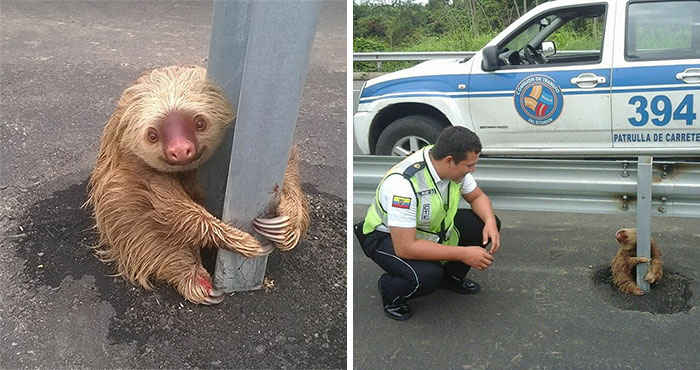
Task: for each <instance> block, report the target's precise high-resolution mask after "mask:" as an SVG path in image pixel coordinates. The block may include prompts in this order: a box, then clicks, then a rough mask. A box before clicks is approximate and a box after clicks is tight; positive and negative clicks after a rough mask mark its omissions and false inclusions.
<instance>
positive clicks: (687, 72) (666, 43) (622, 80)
mask: <svg viewBox="0 0 700 370" xmlns="http://www.w3.org/2000/svg"><path fill="white" fill-rule="evenodd" d="M619 13H620V14H618V21H619V22H620V23H619V24H625V27H620V29H619V30H617V31H616V35H615V39H616V40H624V52H623V51H622V50H621V48H620V51H616V55H615V57H614V62H613V66H614V69H613V81H612V102H613V107H612V115H613V126H612V127H613V131H612V138H613V145H614V146H615V148H640V149H647V150H648V148H663V149H664V152H665V153H669V154H673V153H677V152H679V150H680V151H683V152H686V153H687V152H688V149H698V150H700V121H699V120H698V109H700V1H697V0H693V1H665V2H630V3H629V4H628V5H627V9H624V11H623V10H622V9H620V12H619ZM625 15H626V20H625V17H624V16H625ZM623 22H624V23H623ZM696 153H698V152H696ZM696 155H697V154H696Z"/></svg>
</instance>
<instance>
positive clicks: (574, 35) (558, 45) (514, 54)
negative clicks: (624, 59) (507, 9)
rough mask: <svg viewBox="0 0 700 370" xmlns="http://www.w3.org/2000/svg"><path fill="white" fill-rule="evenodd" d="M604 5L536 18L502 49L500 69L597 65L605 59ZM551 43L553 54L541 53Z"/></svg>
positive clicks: (558, 11)
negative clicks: (603, 56) (534, 66)
mask: <svg viewBox="0 0 700 370" xmlns="http://www.w3.org/2000/svg"><path fill="white" fill-rule="evenodd" d="M605 14H606V7H605V5H604V4H598V5H593V6H580V7H575V8H570V7H569V8H563V9H555V10H553V11H551V12H548V13H545V14H542V15H540V16H538V17H535V18H534V19H532V20H531V21H530V22H528V23H527V24H525V25H524V26H523V27H521V28H520V29H518V30H517V31H515V32H514V33H513V34H512V35H510V36H509V37H507V38H506V39H505V40H504V42H503V43H502V46H500V47H499V60H500V65H502V66H504V68H520V67H523V66H531V65H535V64H556V65H561V64H579V63H586V64H590V63H597V62H600V60H601V59H602V55H601V53H602V49H603V34H604V29H605ZM544 41H550V43H549V44H550V45H551V42H553V44H554V49H553V50H551V49H550V50H547V52H545V51H543V50H542V43H543V42H544Z"/></svg>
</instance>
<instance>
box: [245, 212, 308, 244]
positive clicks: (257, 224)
mask: <svg viewBox="0 0 700 370" xmlns="http://www.w3.org/2000/svg"><path fill="white" fill-rule="evenodd" d="M253 227H254V228H255V231H257V232H258V233H259V234H260V235H262V236H264V237H265V238H267V239H269V240H270V241H272V242H274V243H275V244H276V245H277V248H279V249H280V250H283V251H286V250H290V249H292V248H294V247H295V246H296V245H297V243H298V242H299V238H300V234H299V231H298V230H296V229H295V228H293V227H292V222H291V220H290V219H289V217H288V216H285V215H282V216H278V217H275V218H271V219H264V218H259V217H258V218H256V219H254V220H253Z"/></svg>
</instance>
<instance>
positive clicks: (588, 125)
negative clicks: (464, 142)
mask: <svg viewBox="0 0 700 370" xmlns="http://www.w3.org/2000/svg"><path fill="white" fill-rule="evenodd" d="M572 31H575V32H572ZM564 32H567V33H568V35H569V37H572V36H571V35H574V34H575V35H579V36H580V35H582V34H583V35H584V36H585V37H582V41H581V42H579V43H578V45H576V43H571V42H568V44H569V46H568V47H560V48H557V45H556V44H555V42H554V40H557V39H564V38H563V37H562V35H561V34H558V33H564ZM572 45H573V46H572ZM698 110H700V0H670V1H644V0H555V1H551V2H547V3H544V4H542V5H540V6H537V7H535V8H534V9H532V10H531V11H529V12H528V13H527V14H525V15H524V16H522V17H521V18H520V19H518V20H517V21H516V22H515V23H513V24H511V25H510V26H509V27H508V28H506V29H505V30H503V32H501V33H500V34H499V35H498V36H496V37H495V38H494V39H493V40H492V41H490V42H489V43H488V44H487V45H486V46H485V47H484V48H483V49H482V50H480V51H479V52H478V53H476V55H475V56H474V57H472V58H471V59H468V60H467V59H461V60H460V59H452V60H447V59H444V60H432V61H427V62H424V63H421V64H418V65H416V66H414V67H411V68H408V69H404V70H401V71H397V72H394V73H390V74H386V75H383V76H381V77H378V78H374V79H371V80H369V81H367V82H366V83H365V85H364V86H363V88H362V91H361V93H360V97H359V105H358V111H357V113H356V114H355V116H354V132H355V139H356V140H357V143H358V146H359V149H360V151H361V152H362V153H364V154H380V155H392V154H393V155H407V154H408V153H410V152H412V151H415V150H417V149H419V148H420V147H422V146H424V145H427V144H429V143H433V142H434V141H435V139H436V138H437V135H438V133H439V132H440V131H441V130H442V129H443V128H444V127H445V126H448V125H457V126H465V127H467V128H469V129H470V130H472V131H474V132H476V133H477V135H478V136H479V137H480V138H481V141H482V144H483V146H484V154H487V155H524V156H546V155H574V156H597V157H608V156H612V157H615V156H625V157H629V156H637V155H651V156H692V157H698V156H699V155H700V120H699V119H698Z"/></svg>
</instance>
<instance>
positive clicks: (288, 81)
mask: <svg viewBox="0 0 700 370" xmlns="http://www.w3.org/2000/svg"><path fill="white" fill-rule="evenodd" d="M320 5H321V4H320V1H318V0H314V1H289V2H279V1H270V2H267V1H255V0H239V1H216V2H215V3H214V13H213V22H212V37H211V47H210V54H209V63H208V71H207V75H208V77H209V78H210V79H212V80H213V81H215V82H216V83H217V84H218V85H219V86H220V87H221V88H222V89H223V91H224V93H225V94H226V96H227V98H228V99H229V100H230V101H231V103H232V105H233V106H234V107H235V109H236V110H237V113H236V123H235V126H234V127H233V128H232V129H231V130H229V132H228V133H227V134H226V137H225V138H224V142H223V143H222V145H221V147H220V148H219V149H218V150H217V152H216V154H215V155H214V157H213V158H212V159H211V160H210V161H209V162H208V164H207V165H206V166H205V168H203V170H202V171H200V176H199V180H200V182H201V183H202V184H203V185H204V187H205V190H206V193H207V202H206V204H205V207H207V209H208V210H209V211H210V212H212V213H213V214H214V215H215V216H220V217H221V219H222V220H223V221H224V222H226V223H229V224H232V225H236V227H238V228H240V229H241V230H243V231H246V232H250V233H253V228H252V224H251V221H252V219H253V218H255V217H257V216H258V215H261V214H263V213H264V211H265V209H266V207H267V206H268V204H269V203H270V201H271V200H272V199H273V198H274V194H275V192H274V190H273V189H275V187H276V186H278V187H281V185H282V182H283V178H284V170H285V168H286V165H287V159H288V155H289V148H290V147H291V144H292V140H293V137H294V128H295V124H296V120H297V116H298V113H299V105H300V103H301V95H302V91H303V88H304V81H305V77H306V70H307V67H308V62H309V55H310V53H311V46H312V43H313V39H314V34H315V30H316V21H317V20H318V14H319V10H320ZM254 235H255V234H254ZM258 240H261V241H262V240H264V239H263V238H262V237H258ZM266 265H267V257H266V256H263V257H257V258H250V259H249V258H244V257H243V256H241V255H238V254H235V253H231V252H228V251H226V250H221V249H220V250H219V251H218V254H217V259H216V270H215V274H214V285H215V286H216V288H218V289H223V290H224V291H226V292H232V291H245V290H253V289H259V288H260V287H261V286H262V282H263V279H264V275H265V267H266Z"/></svg>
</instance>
